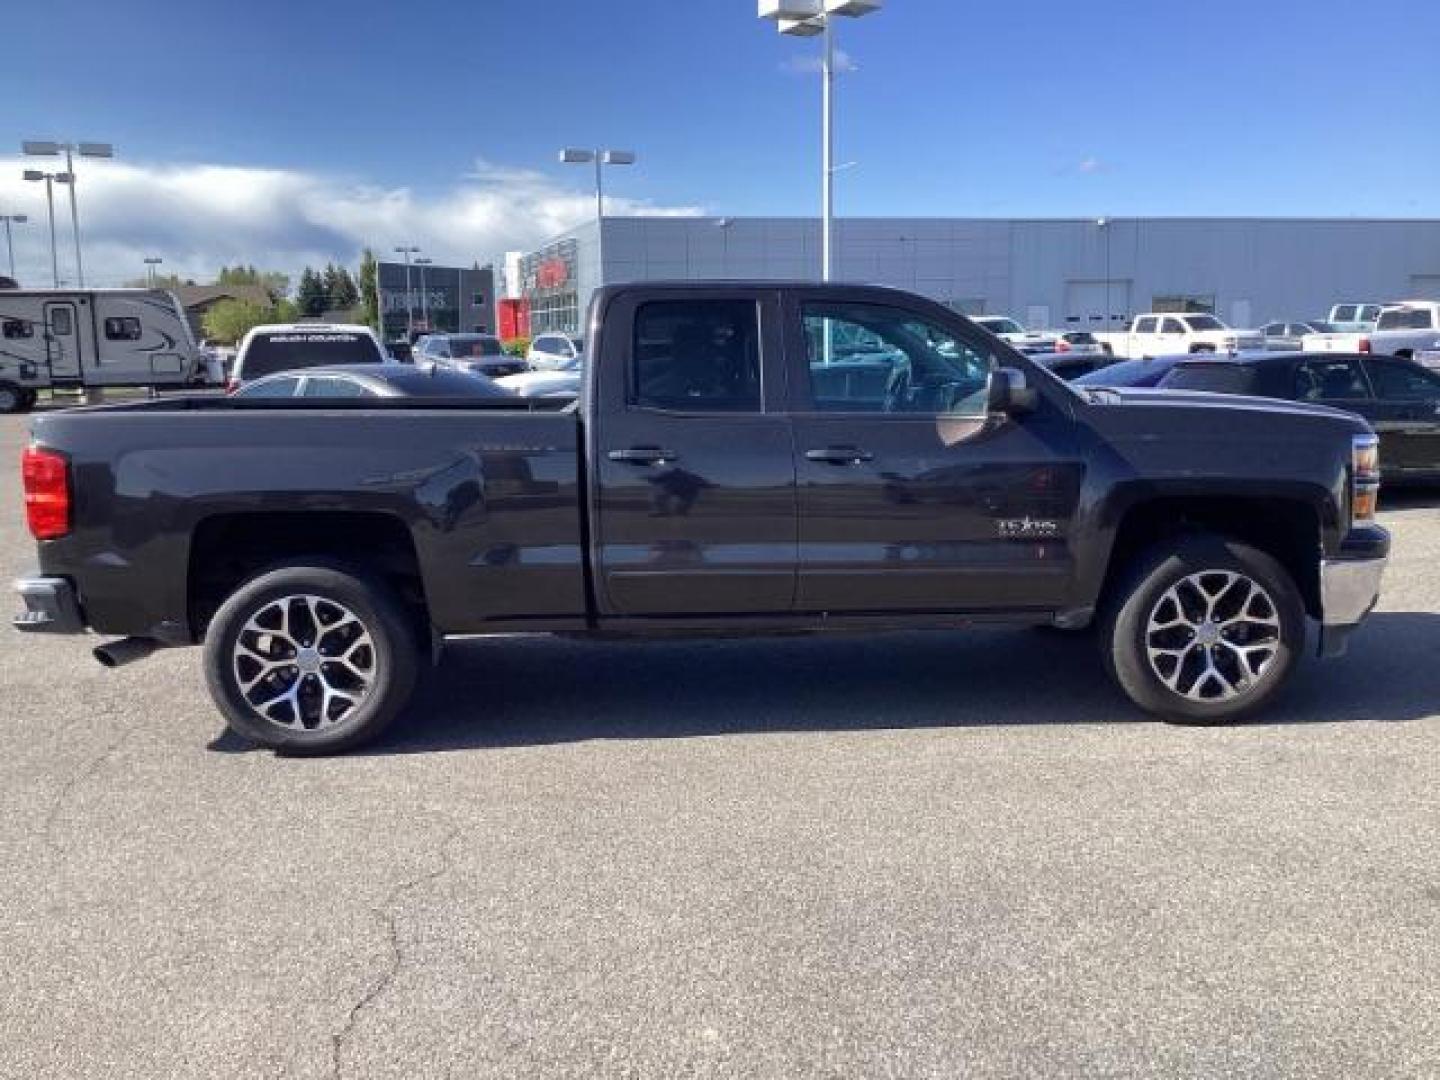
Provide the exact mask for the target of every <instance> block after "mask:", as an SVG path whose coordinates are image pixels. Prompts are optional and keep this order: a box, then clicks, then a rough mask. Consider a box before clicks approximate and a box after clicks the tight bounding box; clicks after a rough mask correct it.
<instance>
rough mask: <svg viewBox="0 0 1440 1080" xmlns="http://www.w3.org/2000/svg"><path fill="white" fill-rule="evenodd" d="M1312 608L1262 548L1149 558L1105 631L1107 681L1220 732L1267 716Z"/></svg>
mask: <svg viewBox="0 0 1440 1080" xmlns="http://www.w3.org/2000/svg"><path fill="white" fill-rule="evenodd" d="M1305 631H1306V623H1305V606H1304V602H1303V601H1302V599H1301V596H1300V592H1299V590H1298V589H1297V588H1296V586H1295V583H1294V581H1293V580H1292V579H1291V577H1290V575H1289V573H1288V572H1287V571H1286V570H1285V568H1284V567H1283V566H1281V565H1280V564H1279V563H1278V562H1276V561H1275V559H1273V558H1272V557H1271V556H1269V555H1267V554H1266V553H1265V552H1263V551H1259V550H1257V549H1256V548H1253V547H1249V546H1248V545H1245V544H1241V543H1238V542H1237V541H1234V540H1229V539H1226V538H1223V537H1219V536H1208V535H1200V536H1190V537H1184V538H1181V539H1178V540H1175V541H1172V542H1170V543H1168V544H1164V545H1161V546H1158V547H1156V548H1153V549H1151V550H1150V551H1149V552H1148V553H1147V554H1146V555H1144V556H1142V558H1141V559H1140V561H1139V562H1138V563H1137V564H1136V566H1135V568H1134V570H1133V571H1132V572H1131V574H1130V575H1129V577H1128V578H1127V579H1126V580H1125V581H1124V582H1123V583H1122V584H1121V585H1120V587H1119V588H1118V589H1117V590H1116V592H1115V595H1114V597H1113V600H1112V602H1111V604H1110V605H1109V609H1108V610H1107V612H1106V615H1105V618H1104V621H1103V623H1102V626H1101V635H1100V642H1101V648H1102V653H1103V657H1104V660H1105V665H1106V667H1107V668H1108V669H1109V671H1110V674H1111V675H1112V677H1114V679H1115V681H1116V682H1117V683H1118V684H1119V685H1120V688H1121V689H1122V690H1124V691H1125V693H1126V695H1127V696H1128V697H1129V698H1130V700H1131V701H1133V702H1135V704H1136V705H1138V706H1140V707H1141V708H1142V709H1145V710H1146V711H1147V712H1151V713H1154V714H1156V715H1157V716H1161V717H1163V718H1165V719H1167V720H1174V721H1180V722H1184V723H1192V724H1223V723H1229V722H1231V721H1235V720H1239V719H1241V718H1242V717H1244V716H1246V715H1248V714H1250V713H1253V712H1255V711H1256V710H1258V709H1261V708H1263V707H1264V706H1265V705H1266V704H1268V703H1269V702H1270V701H1271V700H1273V699H1274V697H1275V695H1276V694H1278V693H1279V692H1280V690H1281V688H1282V687H1283V686H1284V684H1285V683H1286V681H1287V680H1288V679H1289V678H1290V676H1291V674H1293V672H1294V670H1295V666H1296V664H1297V662H1298V660H1299V658H1300V654H1301V652H1302V651H1303V649H1304V647H1305Z"/></svg>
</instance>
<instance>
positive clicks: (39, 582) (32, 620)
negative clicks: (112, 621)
mask: <svg viewBox="0 0 1440 1080" xmlns="http://www.w3.org/2000/svg"><path fill="white" fill-rule="evenodd" d="M15 591H16V592H17V593H19V594H20V599H21V600H22V601H23V602H24V604H25V610H24V611H22V612H20V614H18V615H16V616H15V617H14V618H13V619H12V620H10V621H11V625H12V626H14V627H15V629H16V630H20V631H23V632H24V633H27V634H83V633H84V632H85V618H84V616H83V615H81V614H80V600H79V597H77V596H76V595H75V586H74V585H72V584H70V582H69V581H67V580H66V579H65V578H56V577H31V578H20V579H19V580H18V581H16V582H15Z"/></svg>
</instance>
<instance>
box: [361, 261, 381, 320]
mask: <svg viewBox="0 0 1440 1080" xmlns="http://www.w3.org/2000/svg"><path fill="white" fill-rule="evenodd" d="M376 273H377V271H376V268H375V252H373V251H371V250H370V249H369V248H368V247H367V248H366V249H365V250H364V251H362V252H361V253H360V310H361V312H362V318H363V320H364V322H365V325H366V326H368V327H370V328H371V329H372V330H375V331H377V332H378V331H379V330H380V287H379V283H378V281H377V279H376Z"/></svg>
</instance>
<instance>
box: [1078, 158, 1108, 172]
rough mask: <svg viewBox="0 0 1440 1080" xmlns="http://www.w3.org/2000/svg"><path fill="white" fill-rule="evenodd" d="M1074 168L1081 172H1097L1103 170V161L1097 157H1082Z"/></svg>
mask: <svg viewBox="0 0 1440 1080" xmlns="http://www.w3.org/2000/svg"><path fill="white" fill-rule="evenodd" d="M1075 168H1076V169H1077V170H1078V171H1080V172H1082V173H1098V172H1104V171H1105V168H1106V166H1105V162H1103V161H1101V160H1100V159H1099V158H1097V157H1087V158H1082V159H1081V161H1080V163H1079V164H1078V165H1076V166H1075Z"/></svg>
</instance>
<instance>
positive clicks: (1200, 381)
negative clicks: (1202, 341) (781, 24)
mask: <svg viewBox="0 0 1440 1080" xmlns="http://www.w3.org/2000/svg"><path fill="white" fill-rule="evenodd" d="M1253 374H1254V373H1253V371H1252V370H1251V368H1250V367H1249V366H1248V365H1246V364H1180V365H1179V366H1178V367H1176V368H1175V370H1173V371H1172V372H1170V374H1169V375H1166V376H1165V378H1164V380H1163V381H1162V382H1161V383H1160V389H1162V390H1205V391H1208V392H1210V393H1212V394H1248V393H1250V392H1251V388H1252V387H1253V386H1254V378H1253Z"/></svg>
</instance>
